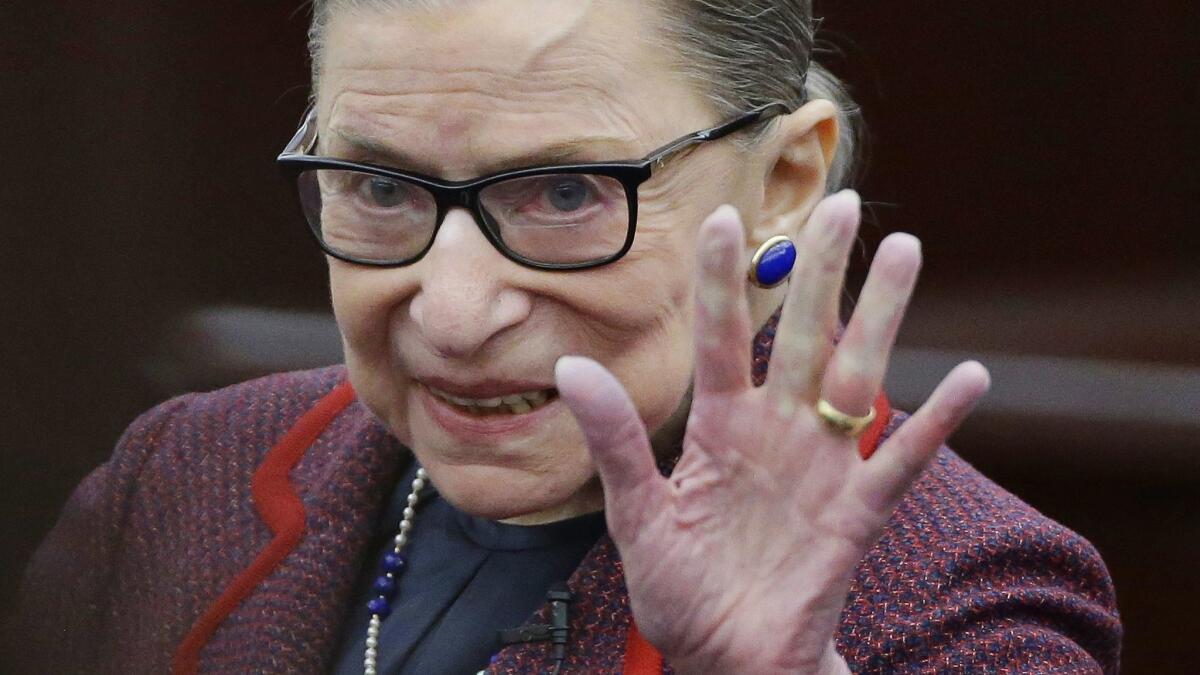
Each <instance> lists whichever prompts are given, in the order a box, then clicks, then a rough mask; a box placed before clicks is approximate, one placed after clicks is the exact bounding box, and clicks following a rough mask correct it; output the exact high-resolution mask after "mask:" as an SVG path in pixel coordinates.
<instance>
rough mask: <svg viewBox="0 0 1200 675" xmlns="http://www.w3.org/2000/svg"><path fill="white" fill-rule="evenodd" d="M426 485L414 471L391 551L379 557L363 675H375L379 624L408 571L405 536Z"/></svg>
mask: <svg viewBox="0 0 1200 675" xmlns="http://www.w3.org/2000/svg"><path fill="white" fill-rule="evenodd" d="M428 482H429V474H428V473H426V472H425V469H424V468H420V469H417V477H416V478H414V479H413V482H412V491H411V492H409V493H408V503H407V504H406V505H405V507H404V517H403V518H401V520H400V531H399V532H398V533H397V534H396V537H395V538H394V539H393V540H392V549H391V550H390V551H388V552H386V553H384V554H383V564H382V565H381V573H380V575H379V577H378V578H377V579H375V583H374V584H373V585H372V586H371V589H372V590H373V591H375V597H374V598H371V601H370V602H368V603H367V611H369V612H370V613H371V621H370V622H369V623H368V624H367V640H366V650H365V651H364V652H363V669H364V671H365V674H366V675H378V665H379V660H378V659H379V651H378V650H379V629H380V627H381V626H382V625H383V620H384V619H386V618H388V616H389V615H391V613H392V601H393V600H395V598H396V591H397V590H399V587H400V586H399V580H400V575H401V574H403V573H404V570H405V568H406V567H408V559H407V558H406V557H405V556H404V552H403V551H404V547H405V546H407V545H408V536H409V535H408V533H409V532H411V531H412V526H413V518H414V517H416V515H417V511H416V507H417V502H419V501H421V496H420V495H421V490H423V489H425V486H426V484H428Z"/></svg>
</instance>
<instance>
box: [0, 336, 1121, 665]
mask: <svg viewBox="0 0 1200 675" xmlns="http://www.w3.org/2000/svg"><path fill="white" fill-rule="evenodd" d="M770 339H771V334H770V331H769V330H768V332H767V334H766V335H765V337H764V336H762V335H760V338H759V343H758V344H757V345H756V356H755V361H756V377H757V378H758V379H759V380H761V378H762V376H763V374H764V372H765V367H766V359H767V353H768V352H769V349H770ZM902 421H903V416H902V415H898V414H896V415H893V416H892V417H891V419H890V420H889V421H888V423H887V429H886V431H885V432H884V433H888V432H890V431H891V430H892V429H894V428H895V427H897V426H898V425H899V424H900V423H901V422H902ZM409 461H411V456H410V454H409V453H408V451H407V450H406V449H405V448H403V447H402V446H401V445H400V444H399V443H398V442H397V441H396V440H395V439H394V438H393V437H392V436H391V435H389V433H388V432H387V430H386V429H385V428H384V427H383V426H381V424H380V423H379V422H378V421H376V419H375V418H374V417H373V416H372V415H371V413H370V412H369V411H367V409H366V408H365V407H364V406H363V405H362V404H361V403H359V402H358V401H356V400H355V399H354V394H353V390H352V389H351V388H350V387H349V386H348V385H347V384H345V372H344V369H343V368H342V367H332V368H326V369H321V370H315V371H306V372H299V373H287V374H281V375H275V376H270V377H267V378H264V379H260V380H255V381H252V382H248V383H244V384H241V385H237V386H234V387H231V388H228V389H224V390H221V391H218V392H215V393H209V394H194V395H189V396H185V397H182V398H178V399H175V400H173V401H170V402H168V403H165V404H163V405H161V406H159V407H158V408H156V409H154V410H152V411H150V412H149V413H147V414H145V415H143V416H142V417H141V418H139V419H138V420H137V421H136V422H135V423H134V424H133V425H132V426H131V427H130V428H129V429H128V430H127V431H126V433H125V434H124V436H123V437H122V439H121V440H120V442H119V444H118V446H117V449H116V451H115V453H114V454H113V456H112V458H111V459H110V460H109V461H108V462H107V463H106V464H104V465H103V466H101V467H100V468H98V469H97V470H96V471H95V472H94V473H92V474H91V475H90V476H89V477H88V478H87V479H86V480H85V481H84V482H83V483H82V484H81V485H80V486H79V487H78V488H77V490H76V492H75V493H74V495H73V496H72V498H71V500H70V502H69V503H68V504H67V506H66V507H65V510H64V512H63V513H62V515H61V517H60V520H59V522H58V524H57V525H56V527H55V529H54V530H53V531H52V533H51V534H50V535H49V537H48V538H47V539H46V541H45V542H44V543H43V544H42V546H41V547H40V549H39V550H38V552H37V553H36V554H35V556H34V559H33V561H32V563H31V564H30V567H29V570H28V572H27V574H26V578H25V580H24V585H23V589H22V598H23V599H22V603H23V604H22V609H21V610H20V613H19V615H18V631H20V634H21V639H22V640H23V641H24V642H25V644H26V645H27V649H28V653H30V654H33V655H35V658H34V659H33V660H32V662H33V663H35V664H36V665H37V670H38V672H60V673H71V672H83V673H164V672H168V671H169V670H170V669H171V668H172V661H173V660H174V668H175V670H176V672H188V671H193V670H194V671H199V672H213V673H218V672H219V673H319V672H322V671H324V670H325V669H327V668H328V667H329V664H330V661H331V658H332V656H333V650H334V649H335V646H336V644H335V642H336V639H337V635H338V630H339V628H340V626H341V625H342V622H343V620H344V618H345V616H346V615H347V613H348V612H351V611H361V608H357V607H350V606H349V604H350V598H351V594H352V584H353V582H354V580H355V579H356V577H357V574H358V572H359V570H360V569H361V565H362V563H363V559H364V556H365V555H366V554H367V551H366V548H367V544H368V541H369V539H370V536H371V532H372V528H373V524H374V522H375V519H376V517H377V515H378V513H379V512H380V509H381V508H382V506H383V504H384V501H385V499H386V497H387V495H388V493H389V491H390V489H391V487H392V485H393V484H394V481H395V480H396V479H397V477H398V475H399V474H400V472H401V471H402V470H403V469H404V468H405V466H406V465H407V462H409ZM782 534H783V533H781V535H782ZM569 586H570V588H571V590H572V591H573V592H574V594H575V596H576V600H575V601H574V602H573V604H572V605H571V606H570V626H571V633H570V635H571V644H570V645H569V649H568V659H567V662H566V667H565V669H564V672H567V673H621V672H626V673H632V672H646V671H647V670H650V669H651V668H647V666H646V664H647V663H649V664H652V670H653V671H655V672H659V671H661V672H664V673H669V672H671V667H670V664H669V663H662V662H661V658H659V660H657V661H656V660H655V658H654V657H655V656H656V653H654V651H653V648H651V647H649V646H648V645H647V644H646V643H645V642H644V641H642V640H640V638H638V636H637V634H636V626H635V624H634V622H633V621H632V617H631V614H630V610H629V603H628V597H627V595H626V591H625V586H624V581H623V576H622V568H621V561H620V558H619V555H618V552H617V551H616V549H615V547H614V546H613V544H612V541H611V540H610V539H609V538H607V537H604V538H602V539H601V540H600V541H599V542H598V543H597V544H596V545H595V547H594V548H593V549H592V550H591V551H590V552H589V553H588V555H587V556H586V557H585V559H584V561H583V562H582V564H581V565H580V566H579V568H578V569H577V570H576V572H575V574H574V575H573V576H572V578H571V579H570V581H569ZM547 611H548V608H543V609H542V610H541V611H540V612H539V615H540V617H539V616H535V617H532V618H531V620H535V621H539V622H540V621H544V620H545V618H544V617H545V616H546V613H547ZM1120 635H1121V626H1120V622H1119V619H1118V615H1117V610H1116V606H1115V599H1114V592H1113V588H1112V584H1111V581H1110V578H1109V575H1108V572H1107V570H1106V569H1105V567H1104V564H1103V562H1102V561H1101V559H1100V557H1099V556H1098V554H1097V553H1096V551H1095V550H1094V549H1093V548H1092V546H1091V545H1090V544H1089V543H1088V542H1087V541H1085V540H1084V539H1082V538H1081V537H1079V536H1078V535H1076V534H1074V533H1073V532H1071V531H1069V530H1067V529H1066V528H1064V527H1062V526H1060V525H1058V524H1057V523H1054V522H1052V521H1050V520H1048V519H1047V518H1045V517H1044V516H1042V515H1040V514H1039V513H1037V512H1036V511H1035V510H1034V509H1032V508H1031V507H1029V506H1028V505H1026V504H1024V503H1022V502H1021V501H1020V500H1018V499H1017V498H1015V497H1014V496H1012V495H1011V494H1008V493H1007V492H1005V491H1004V490H1002V489H1000V488H999V487H997V486H996V485H995V484H993V483H991V482H990V481H988V480H987V479H986V478H985V477H983V476H982V475H980V474H979V473H978V472H976V471H975V470H974V469H973V468H971V467H970V466H969V465H968V464H967V463H966V462H964V461H963V460H962V459H960V458H959V457H957V456H956V455H955V454H954V453H952V452H951V451H949V450H946V449H943V450H942V451H940V452H939V454H938V455H937V457H936V459H935V460H934V462H933V464H932V466H931V467H930V468H929V469H928V471H926V473H925V474H924V475H923V476H922V477H921V478H920V479H919V481H918V482H917V483H916V485H915V486H914V487H913V488H912V489H911V490H910V492H909V493H908V495H907V496H906V498H905V499H904V500H903V503H902V504H901V505H900V507H899V509H898V510H897V511H896V513H895V515H894V516H893V517H892V519H891V521H890V523H889V525H888V526H887V528H886V530H885V532H884V533H883V535H882V537H881V538H880V540H879V542H878V543H877V545H876V546H875V547H874V548H873V549H871V551H870V552H869V553H868V554H867V555H866V557H864V559H863V560H862V561H861V562H860V564H859V566H858V568H857V570H856V573H855V576H854V579H853V582H852V585H851V588H850V593H849V596H848V598H847V602H846V606H845V609H844V611H843V613H842V616H841V623H840V627H839V629H838V632H837V635H836V642H837V647H838V650H839V652H840V653H841V654H842V655H843V656H844V657H845V658H846V660H847V662H848V663H849V664H850V667H851V669H852V670H854V671H855V672H862V673H895V672H955V673H958V672H972V673H973V672H1053V673H1092V672H1096V673H1099V672H1104V673H1114V672H1116V671H1117V666H1118V653H1119V647H1120ZM46 640H48V641H49V642H45V641H46ZM39 641H42V642H39ZM635 661H636V662H637V663H638V664H639V665H637V666H632V665H631V663H633V662H635ZM551 664H552V661H551V659H550V647H549V646H548V645H547V644H546V643H541V644H528V645H518V646H514V647H510V648H508V649H506V650H505V651H503V652H502V653H501V654H500V656H499V658H498V659H497V660H496V661H495V662H494V663H493V664H492V665H491V666H490V667H489V669H488V672H489V673H496V674H499V673H507V674H511V673H542V672H549V668H550V666H551Z"/></svg>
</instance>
